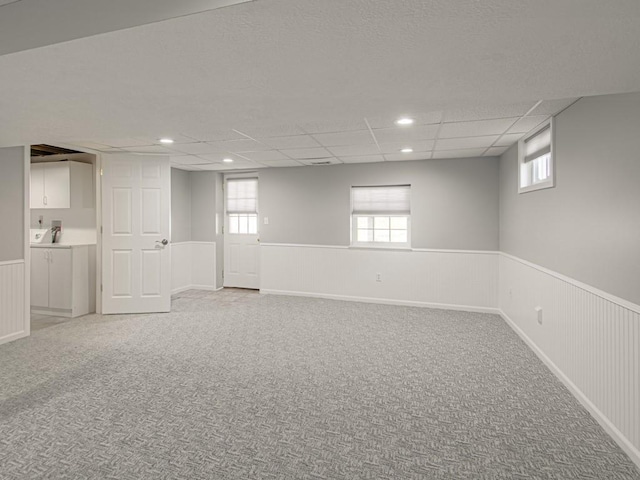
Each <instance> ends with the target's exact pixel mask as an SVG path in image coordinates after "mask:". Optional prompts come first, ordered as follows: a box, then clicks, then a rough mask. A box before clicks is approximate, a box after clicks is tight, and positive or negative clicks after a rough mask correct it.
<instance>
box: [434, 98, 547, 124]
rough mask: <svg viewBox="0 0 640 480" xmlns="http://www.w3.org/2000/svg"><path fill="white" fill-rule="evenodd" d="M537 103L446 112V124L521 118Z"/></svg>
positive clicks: (479, 107)
mask: <svg viewBox="0 0 640 480" xmlns="http://www.w3.org/2000/svg"><path fill="white" fill-rule="evenodd" d="M535 104H536V102H521V103H513V104H510V105H485V106H478V107H475V108H456V109H452V110H447V111H445V112H444V121H445V122H466V121H473V120H489V119H493V118H509V117H521V116H523V115H524V114H526V113H527V112H528V111H529V110H530V109H531V107H533V106H534V105H535Z"/></svg>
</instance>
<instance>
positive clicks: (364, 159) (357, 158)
mask: <svg viewBox="0 0 640 480" xmlns="http://www.w3.org/2000/svg"><path fill="white" fill-rule="evenodd" d="M339 160H340V161H342V162H344V163H376V162H384V157H383V156H382V155H353V156H348V157H339Z"/></svg>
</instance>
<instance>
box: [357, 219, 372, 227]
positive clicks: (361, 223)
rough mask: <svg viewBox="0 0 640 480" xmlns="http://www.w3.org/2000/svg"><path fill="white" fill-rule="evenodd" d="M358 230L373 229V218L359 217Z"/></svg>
mask: <svg viewBox="0 0 640 480" xmlns="http://www.w3.org/2000/svg"><path fill="white" fill-rule="evenodd" d="M358 228H373V219H372V218H371V217H358Z"/></svg>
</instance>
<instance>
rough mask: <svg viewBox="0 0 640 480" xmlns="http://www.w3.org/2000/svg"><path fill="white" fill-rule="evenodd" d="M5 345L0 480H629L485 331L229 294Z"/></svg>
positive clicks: (443, 316)
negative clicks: (164, 311)
mask: <svg viewBox="0 0 640 480" xmlns="http://www.w3.org/2000/svg"><path fill="white" fill-rule="evenodd" d="M173 307H174V312H173V313H171V314H165V315H136V316H111V317H99V316H95V315H94V316H89V317H85V318H83V319H78V320H73V321H70V322H67V323H63V324H60V325H55V326H51V327H49V328H46V329H43V330H40V331H37V332H35V333H34V335H33V336H32V337H30V338H27V339H24V340H20V341H17V342H14V343H11V344H7V345H3V346H0V477H1V478H2V479H16V478H20V479H23V478H28V479H38V478H55V479H62V478H96V479H97V478H100V479H147V478H149V479H178V478H179V479H199V478H202V479H205V478H206V479H263V478H264V479H272V478H273V479H288V478H292V479H293V478H295V479H338V478H349V479H355V478H363V479H394V480H395V479H423V478H424V479H431V478H434V479H482V478H486V479H494V478H495V479H500V478H504V479H514V478H523V479H532V478H541V479H543V478H545V479H546V478H553V479H573V478H588V479H640V474H639V473H638V471H637V470H636V469H635V468H634V466H633V464H632V463H631V462H630V460H629V459H628V458H627V457H626V456H625V455H624V453H623V452H622V451H621V450H620V449H619V448H618V447H617V446H616V445H615V444H614V442H613V441H612V440H611V439H610V438H609V437H608V436H607V435H606V434H605V433H604V431H603V430H602V429H601V428H600V427H599V426H598V424H597V423H596V422H595V421H594V420H593V419H592V418H591V417H590V416H589V414H588V413H587V412H586V411H585V410H584V409H583V408H582V407H581V406H580V405H579V404H578V402H577V401H576V400H575V399H574V398H573V397H572V396H571V395H570V394H569V393H568V391H567V390H566V389H565V388H564V387H563V386H562V385H561V384H560V383H559V382H558V381H557V380H556V379H555V377H554V376H553V375H552V374H551V373H550V372H549V371H548V370H547V369H546V368H545V367H544V366H543V365H542V364H541V362H540V361H539V360H538V359H537V358H536V357H535V355H534V354H533V353H532V352H531V351H530V350H529V349H528V348H527V347H526V346H525V345H524V344H523V343H522V342H521V341H520V340H519V339H518V338H517V336H516V335H515V334H514V333H513V332H512V331H511V330H510V329H509V327H508V326H507V325H506V324H505V323H504V322H503V321H502V320H501V319H500V318H499V317H497V316H494V315H488V314H473V313H461V312H449V311H439V310H429V309H421V308H408V307H394V306H381V305H368V304H361V303H347V302H337V301H331V300H317V299H305V298H292V297H273V296H260V295H257V294H244V293H240V292H233V291H232V292H220V293H216V294H208V293H201V292H189V293H185V294H182V295H180V296H178V297H177V298H176V299H175V300H174V304H173Z"/></svg>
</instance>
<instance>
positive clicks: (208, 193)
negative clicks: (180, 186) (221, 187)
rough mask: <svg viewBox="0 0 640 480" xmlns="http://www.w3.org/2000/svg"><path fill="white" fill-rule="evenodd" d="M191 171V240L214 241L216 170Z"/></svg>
mask: <svg viewBox="0 0 640 480" xmlns="http://www.w3.org/2000/svg"><path fill="white" fill-rule="evenodd" d="M190 173H191V240H192V241H194V242H215V241H216V175H217V174H216V172H190Z"/></svg>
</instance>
